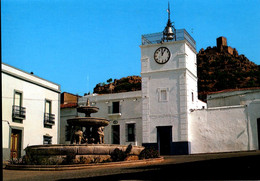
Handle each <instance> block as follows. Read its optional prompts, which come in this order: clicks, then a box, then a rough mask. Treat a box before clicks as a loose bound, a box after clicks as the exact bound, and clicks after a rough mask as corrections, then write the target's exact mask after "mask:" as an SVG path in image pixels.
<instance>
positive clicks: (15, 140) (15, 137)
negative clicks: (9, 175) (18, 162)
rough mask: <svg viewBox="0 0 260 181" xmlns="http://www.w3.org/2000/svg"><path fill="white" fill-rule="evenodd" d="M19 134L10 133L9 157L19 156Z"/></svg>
mask: <svg viewBox="0 0 260 181" xmlns="http://www.w3.org/2000/svg"><path fill="white" fill-rule="evenodd" d="M18 151H19V134H18V133H12V134H11V159H12V158H18V156H19V153H18Z"/></svg>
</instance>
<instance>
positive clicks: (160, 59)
mask: <svg viewBox="0 0 260 181" xmlns="http://www.w3.org/2000/svg"><path fill="white" fill-rule="evenodd" d="M170 56H171V53H170V50H169V49H168V48H166V47H160V48H158V49H157V50H156V51H155V52H154V60H155V61H156V62H157V63H159V64H164V63H166V62H168V61H169V59H170Z"/></svg>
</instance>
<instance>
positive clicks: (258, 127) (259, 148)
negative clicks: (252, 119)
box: [257, 118, 260, 150]
mask: <svg viewBox="0 0 260 181" xmlns="http://www.w3.org/2000/svg"><path fill="white" fill-rule="evenodd" d="M257 138H258V150H260V118H258V119H257Z"/></svg>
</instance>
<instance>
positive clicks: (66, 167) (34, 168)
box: [5, 157, 164, 171]
mask: <svg viewBox="0 0 260 181" xmlns="http://www.w3.org/2000/svg"><path fill="white" fill-rule="evenodd" d="M162 161H164V158H163V157H159V158H151V159H145V160H131V161H120V162H109V163H92V164H73V165H13V164H8V165H6V167H5V169H9V170H31V171H62V170H77V169H87V168H100V167H111V166H115V167H116V166H123V165H137V164H142V165H145V164H151V163H159V162H162Z"/></svg>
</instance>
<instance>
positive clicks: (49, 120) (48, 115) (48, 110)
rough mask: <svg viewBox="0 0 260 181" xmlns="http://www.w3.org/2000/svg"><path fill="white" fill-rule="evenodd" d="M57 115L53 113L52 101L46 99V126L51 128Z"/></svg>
mask: <svg viewBox="0 0 260 181" xmlns="http://www.w3.org/2000/svg"><path fill="white" fill-rule="evenodd" d="M54 119H55V115H54V114H52V113H51V101H49V100H46V101H45V111H44V127H47V128H51V127H52V125H54V124H55V122H54Z"/></svg>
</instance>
